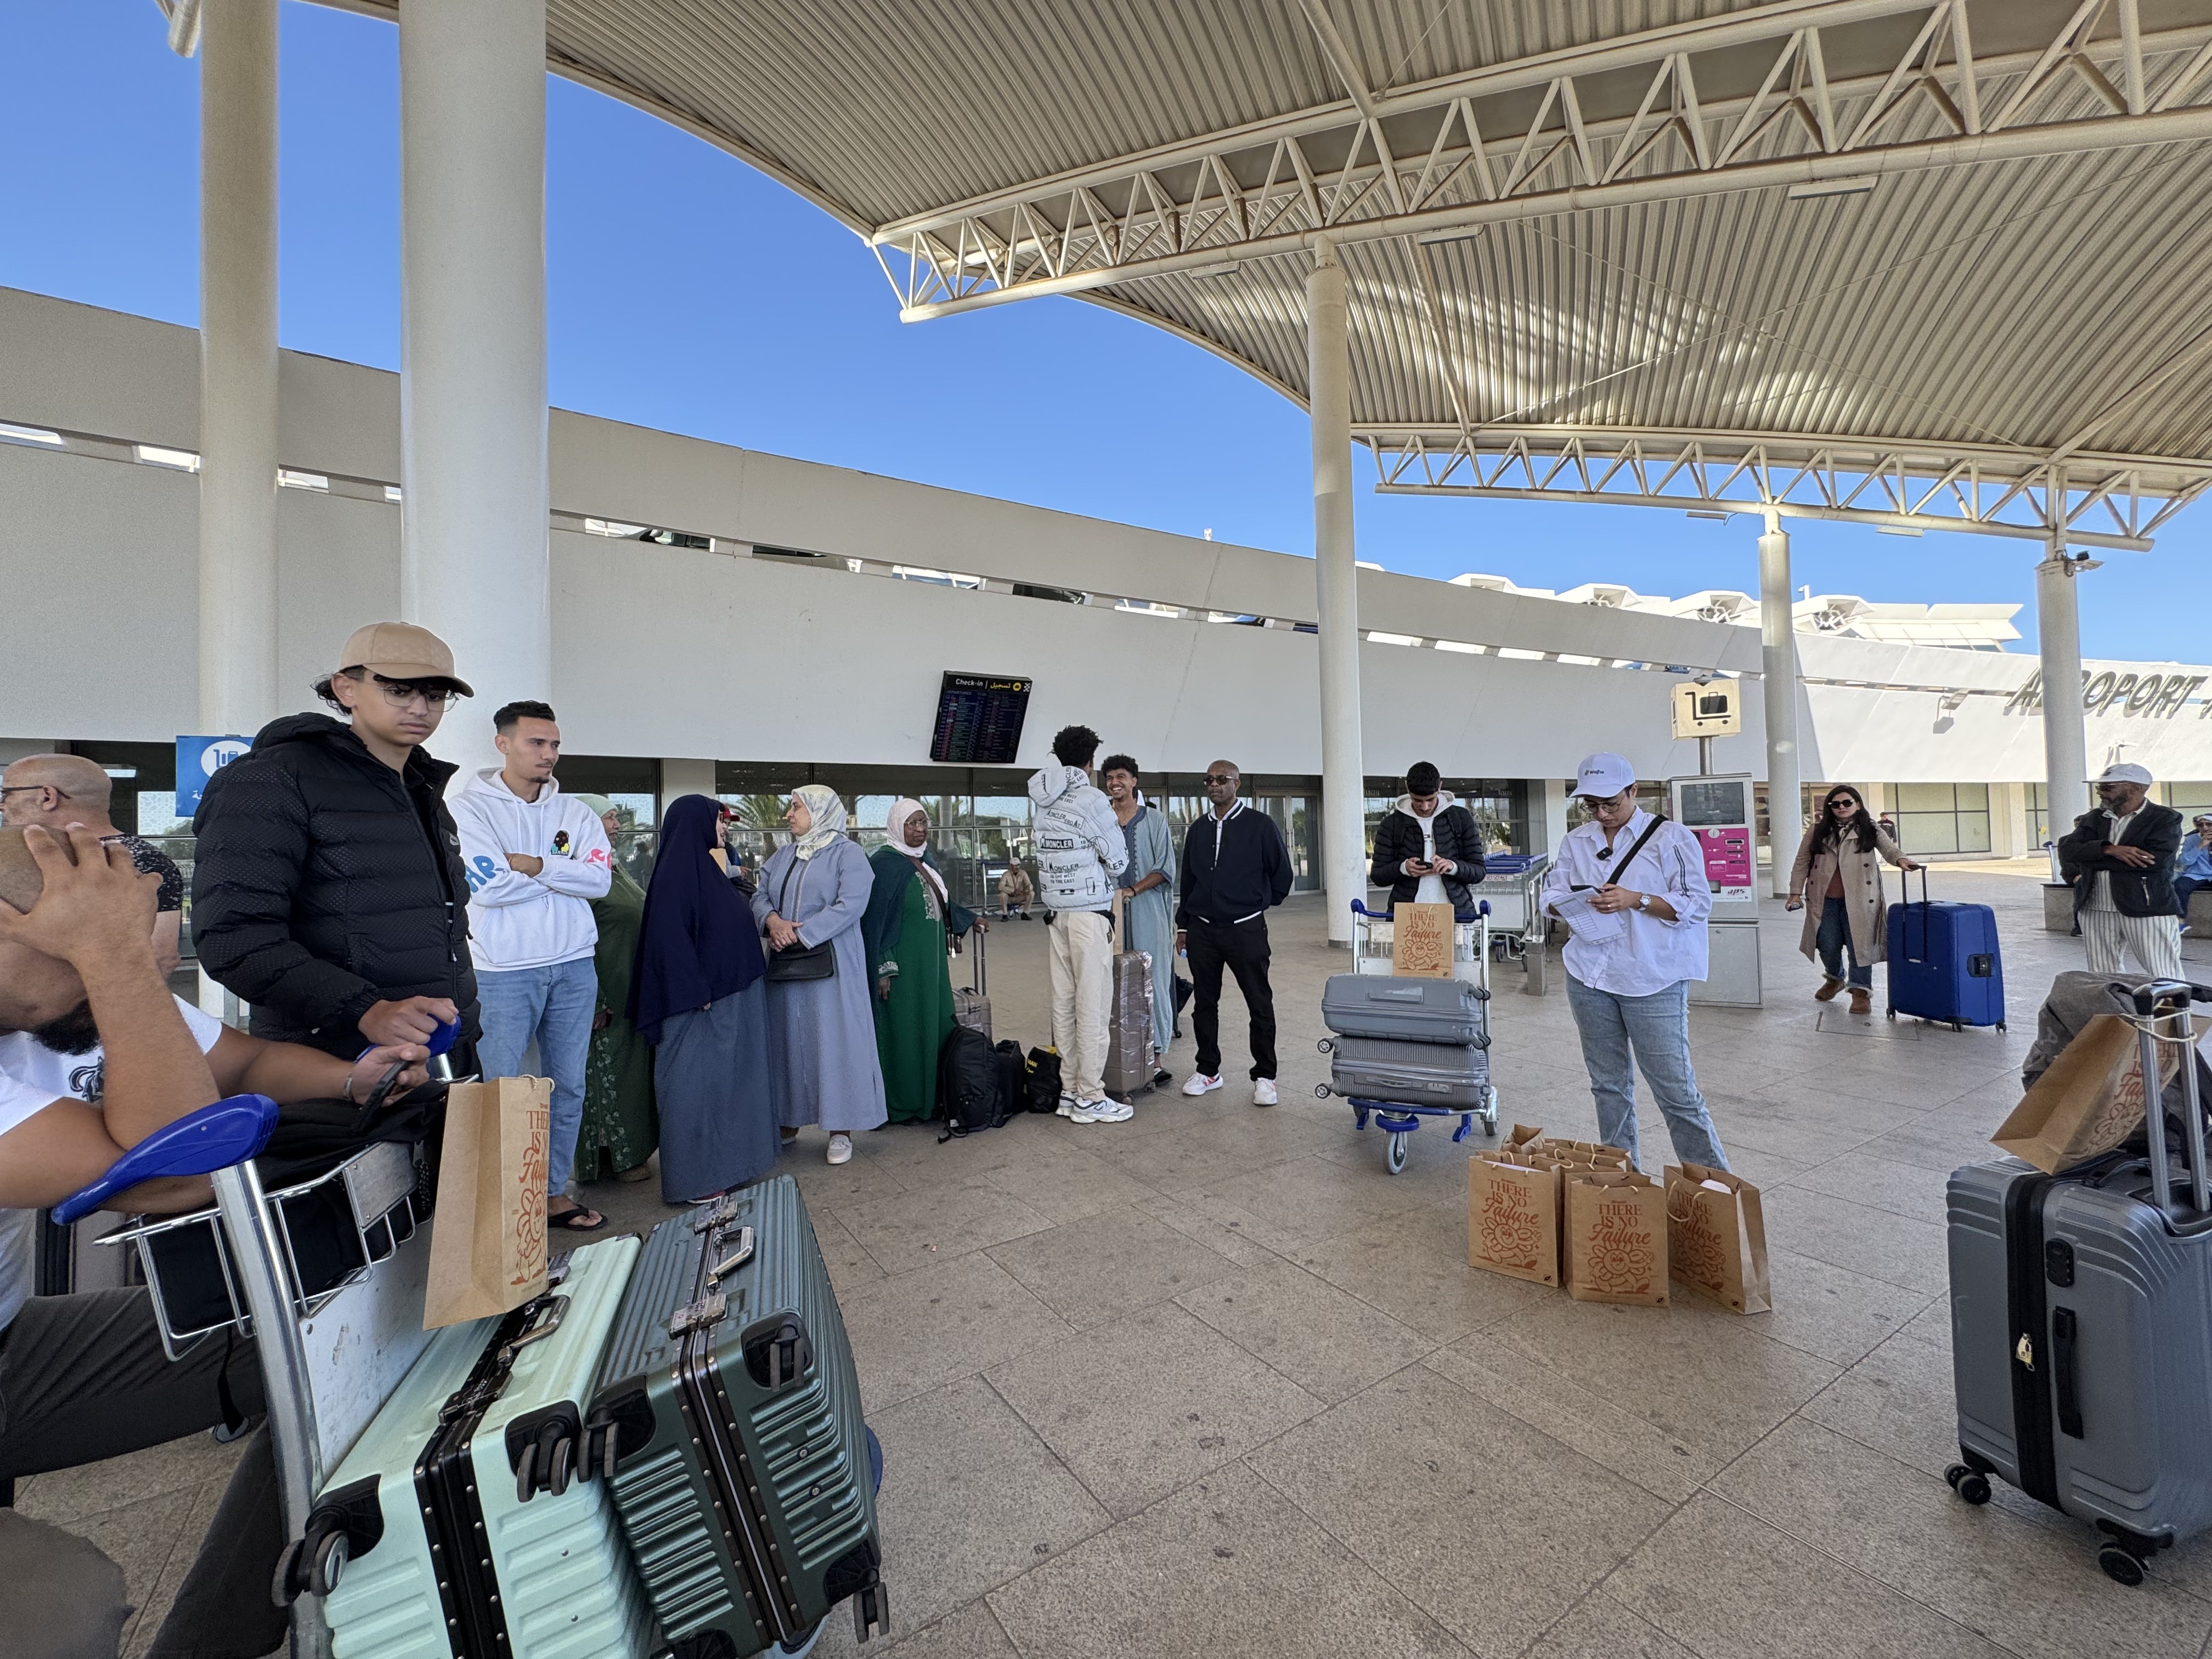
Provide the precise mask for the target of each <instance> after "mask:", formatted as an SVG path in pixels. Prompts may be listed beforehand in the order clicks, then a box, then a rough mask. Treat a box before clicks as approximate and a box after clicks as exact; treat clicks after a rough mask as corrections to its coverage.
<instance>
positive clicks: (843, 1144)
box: [829, 1134, 853, 1164]
mask: <svg viewBox="0 0 2212 1659" xmlns="http://www.w3.org/2000/svg"><path fill="white" fill-rule="evenodd" d="M829 1161H830V1162H831V1163H832V1164H850V1163H851V1162H852V1161H853V1137H852V1136H850V1135H847V1134H836V1135H831V1136H830V1137H829Z"/></svg>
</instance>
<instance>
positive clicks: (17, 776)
mask: <svg viewBox="0 0 2212 1659" xmlns="http://www.w3.org/2000/svg"><path fill="white" fill-rule="evenodd" d="M114 787H115V786H114V782H113V781H112V780H111V779H110V778H109V777H108V775H107V769H106V767H104V766H102V765H100V763H98V762H97V761H88V760H87V759H86V758H85V757H83V756H82V755H26V756H24V757H23V758H22V759H21V760H19V761H17V762H16V763H15V764H14V765H13V766H10V767H9V769H7V770H6V771H4V772H0V824H5V825H6V826H7V827H8V828H9V829H29V828H30V827H31V826H32V825H33V824H34V823H35V824H37V825H39V826H40V828H42V829H67V828H68V827H69V826H70V824H72V823H81V824H82V825H83V826H84V827H85V828H86V829H89V830H91V831H92V832H93V833H94V835H96V836H100V838H101V839H102V840H105V841H120V842H122V843H123V844H124V845H125V847H127V848H130V849H131V863H132V864H134V865H136V866H137V868H138V872H139V874H141V875H145V876H159V877H161V897H160V899H159V900H158V901H157V908H156V909H155V914H154V965H155V967H157V968H159V969H161V971H162V972H163V973H164V974H173V973H174V972H176V971H177V964H178V963H179V962H180V961H182V960H183V957H182V955H181V953H180V951H179V934H180V933H182V931H183V923H184V919H185V877H184V872H182V871H181V870H179V869H178V868H177V861H176V860H174V859H173V858H171V857H170V856H169V855H168V854H167V853H164V852H163V851H162V850H161V848H158V847H156V846H155V845H154V843H153V842H149V841H146V840H144V839H143V838H142V837H140V836H126V835H125V834H123V833H122V832H121V831H120V830H118V829H117V828H116V827H115V822H114V820H113V819H112V818H110V817H108V816H107V804H108V801H109V799H110V798H111V796H112V793H113V790H114Z"/></svg>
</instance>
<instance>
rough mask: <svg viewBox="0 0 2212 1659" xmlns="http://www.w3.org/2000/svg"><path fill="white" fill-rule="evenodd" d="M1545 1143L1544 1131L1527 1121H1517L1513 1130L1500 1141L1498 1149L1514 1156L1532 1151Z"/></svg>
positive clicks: (1517, 1156)
mask: <svg viewBox="0 0 2212 1659" xmlns="http://www.w3.org/2000/svg"><path fill="white" fill-rule="evenodd" d="M1543 1144H1544V1132H1543V1131H1542V1130H1541V1129H1539V1128H1536V1127H1534V1126H1533V1125H1530V1124H1527V1123H1516V1124H1515V1125H1514V1126H1513V1129H1512V1132H1511V1133H1510V1134H1508V1135H1507V1136H1506V1137H1505V1139H1504V1141H1502V1142H1501V1143H1499V1146H1498V1151H1499V1152H1504V1153H1507V1154H1509V1155H1510V1156H1511V1157H1514V1158H1519V1157H1520V1156H1521V1155H1522V1153H1523V1152H1532V1151H1534V1149H1535V1148H1537V1147H1539V1146H1542V1145H1543Z"/></svg>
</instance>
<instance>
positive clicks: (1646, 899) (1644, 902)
mask: <svg viewBox="0 0 2212 1659" xmlns="http://www.w3.org/2000/svg"><path fill="white" fill-rule="evenodd" d="M1650 902H1651V895H1650V894H1649V893H1638V895H1637V896H1636V908H1638V909H1639V910H1641V909H1644V908H1645V907H1646V906H1648V905H1649V904H1650Z"/></svg>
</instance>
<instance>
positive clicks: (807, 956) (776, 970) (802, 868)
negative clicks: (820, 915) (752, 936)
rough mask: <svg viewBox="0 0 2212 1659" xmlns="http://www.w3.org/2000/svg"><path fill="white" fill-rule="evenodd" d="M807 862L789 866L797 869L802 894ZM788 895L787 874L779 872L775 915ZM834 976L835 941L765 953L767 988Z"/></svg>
mask: <svg viewBox="0 0 2212 1659" xmlns="http://www.w3.org/2000/svg"><path fill="white" fill-rule="evenodd" d="M811 862H812V860H809V859H800V858H794V859H793V860H792V863H793V865H795V866H797V867H798V870H799V895H800V896H801V897H804V896H805V893H806V866H807V865H808V864H810V863H811ZM790 896H791V872H790V871H788V870H787V871H785V872H783V889H782V890H781V892H779V893H778V894H777V895H776V898H775V913H776V915H780V916H783V919H784V920H785V921H790V920H791V918H790V917H789V916H784V915H783V902H784V900H786V899H787V898H789V897H790ZM836 977H837V941H836V940H835V939H823V941H822V943H821V944H819V945H787V946H785V947H784V948H783V949H782V950H781V951H769V953H768V982H769V984H771V985H795V984H798V983H799V982H801V981H805V980H814V979H835V978H836Z"/></svg>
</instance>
